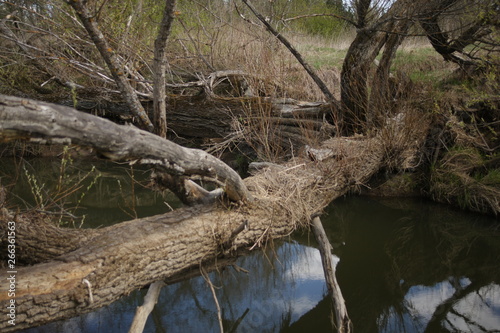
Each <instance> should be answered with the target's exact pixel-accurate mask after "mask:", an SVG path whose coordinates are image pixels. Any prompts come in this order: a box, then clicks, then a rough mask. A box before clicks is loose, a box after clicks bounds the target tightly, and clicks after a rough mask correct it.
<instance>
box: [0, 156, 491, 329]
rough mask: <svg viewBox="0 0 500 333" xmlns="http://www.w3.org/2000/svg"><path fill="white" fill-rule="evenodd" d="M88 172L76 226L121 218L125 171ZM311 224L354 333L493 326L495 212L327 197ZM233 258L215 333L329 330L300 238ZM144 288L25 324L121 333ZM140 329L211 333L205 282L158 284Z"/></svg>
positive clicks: (321, 287) (148, 204) (145, 194)
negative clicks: (320, 236)
mask: <svg viewBox="0 0 500 333" xmlns="http://www.w3.org/2000/svg"><path fill="white" fill-rule="evenodd" d="M45 164H47V163H45ZM54 168H55V169H56V170H57V167H53V169H54ZM98 168H99V170H100V171H101V172H104V173H105V174H106V176H105V177H101V178H100V180H99V182H100V183H99V186H95V187H94V189H93V190H92V191H90V192H89V194H88V200H87V201H85V202H82V209H83V210H82V211H85V213H86V214H88V215H89V216H90V218H89V217H88V218H87V219H86V221H91V222H92V223H91V224H89V225H86V226H87V227H90V226H92V225H103V224H106V223H116V222H117V221H118V220H123V219H127V215H126V214H125V215H123V214H122V215H120V216H118V215H119V212H120V211H121V212H122V213H123V210H124V208H123V207H122V206H120V205H124V204H125V203H126V202H127V199H124V198H123V197H122V194H119V193H127V191H124V190H123V188H124V187H126V188H130V185H131V182H130V181H129V182H127V181H126V178H127V177H129V178H130V175H129V173H128V171H127V172H125V171H124V169H123V166H116V165H115V166H113V165H111V166H109V165H108V166H103V165H99V167H98ZM117 170H118V171H117ZM120 170H121V171H120ZM138 172H140V173H146V171H145V170H139V171H138ZM3 177H7V176H6V175H5V174H4V175H3ZM135 177H139V176H135ZM21 178H22V177H20V180H19V184H16V187H22V185H21V184H20V183H21ZM49 178H50V177H49ZM2 179H3V183H4V184H5V181H4V178H2ZM117 179H121V181H120V182H121V183H120V185H119V186H118V185H116V184H117ZM120 186H121V187H122V190H120V189H119V188H120ZM128 192H130V191H128ZM134 196H136V199H135V200H136V204H135V206H136V208H137V209H139V210H140V215H143V216H145V215H148V214H157V213H161V212H165V211H168V209H167V208H166V205H165V204H164V201H165V200H167V199H166V198H165V197H163V196H162V197H158V196H155V195H153V194H152V192H150V191H149V190H144V189H143V188H141V189H140V190H139V187H137V189H136V190H134ZM120 198H121V199H123V201H120V200H121V199H120ZM153 199H154V200H153ZM117 202H121V204H117ZM173 204H175V202H173ZM117 205H118V208H117ZM120 214H121V213H120ZM99 218H100V219H99ZM322 221H323V223H324V226H325V229H326V231H327V234H328V236H329V239H330V241H331V242H332V244H333V245H334V256H335V259H336V260H337V262H338V264H337V278H338V282H339V284H340V287H341V290H342V293H343V295H344V298H345V300H346V304H347V310H348V312H349V315H350V317H351V319H352V321H353V325H354V331H355V332H500V268H499V264H498V263H499V262H500V261H499V259H500V231H499V228H498V227H497V223H498V221H496V220H495V219H494V218H488V217H485V216H482V215H477V214H469V213H464V212H461V211H458V210H454V209H452V208H450V207H448V206H444V205H437V204H435V203H432V202H428V201H423V200H416V199H391V200H374V199H369V198H360V197H350V198H344V199H340V200H337V201H336V202H334V203H333V204H331V205H330V207H329V208H328V210H327V211H326V212H325V215H324V216H323V217H322ZM86 223H88V222H86ZM236 265H237V267H241V268H243V269H244V270H246V272H244V271H239V270H236V269H235V268H234V267H231V266H230V267H225V268H222V267H221V268H220V269H219V271H217V272H212V273H210V275H209V276H210V279H211V281H212V283H213V284H214V285H215V287H216V294H217V299H218V301H219V303H220V306H221V309H222V317H223V323H224V329H225V332H331V331H332V327H331V304H330V301H329V298H328V297H327V295H326V286H325V282H324V277H323V271H322V266H321V261H320V257H319V252H318V250H317V249H316V245H315V242H314V240H313V236H312V235H311V234H309V233H307V232H300V233H297V234H294V235H292V236H291V237H289V238H286V239H284V240H280V241H274V242H273V243H272V244H269V245H267V246H266V248H265V249H257V250H254V251H253V252H252V253H251V254H250V255H248V256H245V257H241V258H239V259H238V260H237V261H236ZM145 293H146V290H137V291H135V292H133V293H131V294H130V295H129V296H127V297H124V298H122V299H120V300H118V301H116V302H115V303H113V304H111V305H109V306H107V307H104V308H101V309H99V310H97V311H94V312H92V313H88V314H83V315H81V316H79V317H76V318H72V319H68V320H65V321H60V322H55V323H51V324H48V325H45V326H43V327H39V328H33V329H30V330H26V331H25V332H51V333H52V332H127V331H128V328H129V326H130V323H131V322H132V319H133V316H134V312H135V308H136V307H137V306H139V305H141V304H142V301H143V297H144V295H145ZM145 332H219V323H218V321H217V312H216V307H215V303H214V299H213V297H212V294H211V292H210V289H209V287H208V285H207V282H206V281H205V280H204V279H203V278H202V277H195V278H192V279H189V280H185V281H183V282H180V283H176V284H173V285H169V286H166V287H164V288H163V289H162V292H161V294H160V298H159V302H158V304H157V306H156V307H155V309H154V311H153V313H152V314H151V316H150V318H149V319H148V322H147V325H146V329H145Z"/></svg>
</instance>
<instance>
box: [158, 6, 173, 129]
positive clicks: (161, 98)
mask: <svg viewBox="0 0 500 333" xmlns="http://www.w3.org/2000/svg"><path fill="white" fill-rule="evenodd" d="M174 7H175V0H167V1H166V4H165V10H164V12H163V19H162V21H161V23H160V29H159V31H158V36H157V37H156V40H155V49H154V59H153V75H154V77H153V81H154V82H153V89H154V90H153V109H154V126H155V132H156V134H158V135H159V136H160V137H162V138H166V137H167V101H166V99H167V93H166V84H167V81H166V77H165V76H166V71H167V53H166V47H167V39H168V36H169V35H170V28H171V26H172V21H173V20H174Z"/></svg>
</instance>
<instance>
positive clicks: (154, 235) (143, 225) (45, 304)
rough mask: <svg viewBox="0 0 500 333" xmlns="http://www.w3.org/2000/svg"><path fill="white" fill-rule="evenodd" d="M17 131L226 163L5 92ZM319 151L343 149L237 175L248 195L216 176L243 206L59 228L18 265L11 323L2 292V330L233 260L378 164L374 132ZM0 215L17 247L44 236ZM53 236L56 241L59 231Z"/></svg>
mask: <svg viewBox="0 0 500 333" xmlns="http://www.w3.org/2000/svg"><path fill="white" fill-rule="evenodd" d="M75 126H76V127H75ZM79 126H80V127H79ZM109 135H112V136H113V139H112V140H111V139H110V136H109ZM14 138H24V139H26V140H31V141H36V142H39V143H44V142H52V143H61V144H62V143H66V144H69V143H71V144H81V145H90V146H93V147H95V148H96V150H97V151H99V152H100V153H101V155H104V156H107V157H108V158H112V159H116V158H120V159H122V160H127V159H128V160H131V161H138V162H141V161H142V162H143V163H144V162H148V163H150V164H151V165H155V166H157V167H160V169H162V170H163V171H166V170H167V169H168V170H170V171H178V172H181V170H182V172H183V173H184V174H189V175H190V174H200V173H201V174H207V173H210V174H211V175H212V176H214V172H215V170H212V169H211V168H214V169H216V171H217V172H215V175H217V176H219V177H220V174H221V173H224V172H225V170H226V169H225V168H222V167H221V166H219V165H217V164H210V163H208V162H207V161H211V158H210V157H209V156H206V155H204V154H203V153H201V152H196V153H189V154H193V155H191V156H192V157H193V158H195V159H197V160H198V162H200V161H204V162H203V165H204V167H200V166H199V165H198V164H192V163H191V162H185V161H181V160H182V159H183V158H184V155H182V154H180V155H177V156H178V159H173V160H169V158H168V157H166V156H165V153H166V151H165V150H164V149H158V150H155V149H153V148H152V147H157V146H158V145H161V146H162V147H169V146H170V144H171V143H169V142H168V141H166V140H164V139H161V138H159V137H155V136H154V135H152V134H150V133H147V132H144V131H138V130H135V129H132V127H130V126H119V125H115V124H112V123H110V122H109V121H106V120H103V119H100V118H97V117H93V116H90V115H87V114H84V113H81V112H76V111H71V110H69V109H68V108H64V107H61V106H56V105H51V104H47V103H38V102H33V101H29V100H22V99H18V98H11V97H5V96H2V97H1V102H0V140H1V141H5V140H9V139H14ZM104 140H106V141H104ZM318 148H320V149H332V150H334V151H336V152H343V153H342V156H339V154H334V155H332V156H334V157H330V158H326V159H324V160H323V161H314V160H312V159H311V158H310V157H307V156H305V157H304V158H300V157H296V158H295V159H293V160H291V161H290V162H289V163H287V164H284V165H281V166H280V167H274V166H273V165H269V166H268V167H265V168H263V169H262V170H260V171H259V172H258V173H257V174H256V175H255V176H252V177H249V178H246V179H245V180H244V185H245V186H246V189H248V193H246V192H245V191H242V189H243V187H242V186H241V184H239V183H238V181H236V180H235V179H233V178H232V177H231V176H230V175H227V174H226V175H225V176H223V177H220V178H219V180H220V181H222V182H225V184H226V192H227V193H228V194H229V193H230V192H233V194H230V195H228V196H229V197H230V198H232V199H233V200H239V199H243V198H245V197H248V198H250V197H251V198H253V200H252V201H247V202H246V203H244V204H236V203H228V202H225V201H220V202H218V203H215V204H212V205H203V206H193V207H187V208H181V209H178V210H175V211H173V212H170V213H167V214H163V215H157V216H152V217H147V218H142V219H137V220H132V221H128V222H123V223H120V224H117V225H113V226H110V227H106V228H103V229H99V230H94V231H92V234H89V232H88V231H84V230H81V231H80V232H81V237H79V236H78V234H77V233H78V232H79V231H75V234H73V237H72V238H70V239H68V238H67V237H66V236H65V234H64V233H63V232H61V238H63V239H61V240H60V241H59V243H65V246H66V247H67V249H68V252H64V251H59V252H57V253H55V254H54V255H53V256H52V257H51V256H50V255H46V256H45V257H44V258H43V262H40V263H38V264H35V265H33V266H26V267H16V275H15V279H16V280H15V283H16V292H15V304H16V326H12V325H10V324H9V323H8V319H9V317H8V316H7V314H8V311H9V309H8V308H7V304H8V303H9V301H10V299H9V298H8V296H7V293H3V294H2V295H0V304H1V308H2V310H0V313H1V316H2V320H1V321H0V329H1V330H2V331H5V332H9V331H13V330H17V329H23V328H28V327H32V326H37V325H42V324H45V323H48V322H50V321H54V320H61V319H64V318H69V317H72V316H76V315H79V314H81V313H85V312H89V311H93V310H94V309H97V308H99V307H102V306H105V305H108V304H110V303H111V302H113V301H115V300H117V299H118V298H120V297H121V296H123V295H126V294H128V293H130V292H131V291H133V290H135V289H137V288H141V287H144V286H146V285H149V284H151V283H153V282H155V281H158V280H165V279H166V280H174V279H178V278H179V277H180V276H182V275H183V274H184V273H186V272H188V271H190V270H192V269H193V268H195V269H197V270H198V271H199V265H200V263H210V262H213V260H214V258H217V257H220V256H226V258H227V257H229V258H230V257H231V255H232V254H233V253H236V252H234V251H235V250H237V249H242V248H246V249H255V248H258V247H259V246H260V245H262V244H264V243H265V242H266V241H268V240H270V239H274V238H278V237H283V236H285V235H289V234H290V233H291V232H293V231H294V230H296V229H298V228H301V227H308V226H309V225H310V222H311V221H310V217H311V216H312V215H313V214H315V213H317V212H321V210H322V209H323V208H324V207H325V206H326V205H328V204H329V203H330V202H331V201H332V200H333V199H335V198H337V197H338V196H340V195H343V194H345V193H346V192H347V191H348V190H349V189H350V188H351V187H352V186H356V185H357V184H362V183H363V182H365V181H367V180H368V179H369V178H370V177H371V176H372V175H373V174H374V173H375V172H377V171H378V170H379V168H380V167H381V166H382V164H383V158H384V149H383V145H382V144H381V142H380V141H379V139H378V138H376V137H375V138H371V139H370V138H361V139H359V138H357V139H350V138H337V139H331V140H328V141H325V142H324V143H323V144H322V146H321V147H318ZM176 149H177V148H176ZM167 151H168V149H167ZM170 152H171V153H172V152H176V150H172V151H170ZM183 152H184V151H183ZM189 154H188V155H189ZM205 162H207V163H205ZM186 163H187V164H186ZM209 165H211V166H209ZM2 220H4V221H2V223H0V226H1V227H2V228H6V226H7V223H6V222H7V221H15V222H16V230H17V234H16V246H17V249H18V251H21V249H22V248H23V247H22V246H23V244H24V243H25V242H27V241H28V240H29V241H31V242H33V240H34V239H37V238H38V239H39V240H40V242H42V243H43V239H42V238H43V236H44V234H43V232H42V231H43V230H39V229H38V228H37V226H34V225H32V223H33V221H30V220H29V219H23V218H22V217H21V216H19V217H17V218H16V217H14V216H12V215H9V214H3V217H2ZM241 225H244V226H246V228H241ZM4 231H6V230H3V229H2V232H4ZM52 237H53V238H52V239H54V240H55V239H56V238H57V231H56V230H54V232H53V233H52ZM65 237H66V238H65ZM47 248H48V249H50V244H47ZM145 254H147V255H145ZM5 274H6V271H5V270H3V271H2V272H1V275H0V278H1V279H3V280H5V279H6V276H5Z"/></svg>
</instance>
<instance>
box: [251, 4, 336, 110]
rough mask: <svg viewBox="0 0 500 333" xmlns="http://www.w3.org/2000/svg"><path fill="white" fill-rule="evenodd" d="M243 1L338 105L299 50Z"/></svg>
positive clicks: (333, 102) (329, 99)
mask: <svg viewBox="0 0 500 333" xmlns="http://www.w3.org/2000/svg"><path fill="white" fill-rule="evenodd" d="M242 1H243V3H244V4H245V5H247V7H248V8H250V10H251V11H252V13H254V15H255V16H256V17H257V18H258V19H259V20H260V21H261V22H262V24H264V26H265V27H266V29H267V30H269V32H270V33H272V34H273V35H274V36H275V37H276V38H278V40H279V41H280V42H281V43H283V45H285V46H286V48H287V49H288V50H289V51H290V53H292V54H293V56H294V57H295V58H296V59H297V61H298V62H299V63H300V64H301V65H302V67H304V69H305V70H306V72H307V74H309V76H310V77H311V78H312V79H313V80H314V82H315V83H316V85H317V86H318V87H319V89H320V90H321V92H323V94H324V95H325V97H326V100H327V101H328V102H331V103H332V104H337V103H338V102H337V100H336V98H335V96H333V94H332V93H331V91H330V90H329V89H328V87H327V86H326V84H325V83H324V82H323V80H321V79H320V77H319V76H318V75H317V74H316V72H315V71H314V69H313V68H312V67H311V66H310V65H309V64H308V63H307V62H306V61H305V60H304V58H303V57H302V55H301V54H300V53H299V51H297V49H295V48H294V47H293V45H292V44H291V43H290V42H289V41H288V40H287V39H286V38H285V37H284V36H283V35H282V34H280V33H279V32H278V31H276V29H274V28H273V27H272V26H271V25H270V24H269V22H267V20H266V19H265V18H264V16H262V15H261V14H260V13H259V12H258V11H257V9H255V7H253V5H252V4H251V3H250V2H248V0H242Z"/></svg>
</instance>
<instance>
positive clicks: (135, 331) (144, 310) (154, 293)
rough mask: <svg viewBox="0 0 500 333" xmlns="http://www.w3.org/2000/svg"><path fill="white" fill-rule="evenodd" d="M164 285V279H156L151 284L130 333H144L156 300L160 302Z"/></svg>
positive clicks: (138, 309) (137, 311)
mask: <svg viewBox="0 0 500 333" xmlns="http://www.w3.org/2000/svg"><path fill="white" fill-rule="evenodd" d="M164 285H165V283H163V281H156V282H154V283H152V284H151V285H150V286H149V289H148V293H147V294H146V296H145V297H144V304H142V305H141V306H139V307H138V308H137V310H136V312H135V316H134V320H133V321H132V325H130V329H129V330H128V333H142V332H143V331H144V326H146V321H147V320H148V316H149V314H150V313H151V311H153V309H154V307H155V305H156V302H158V297H159V296H160V291H161V288H162V287H163V286H164Z"/></svg>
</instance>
